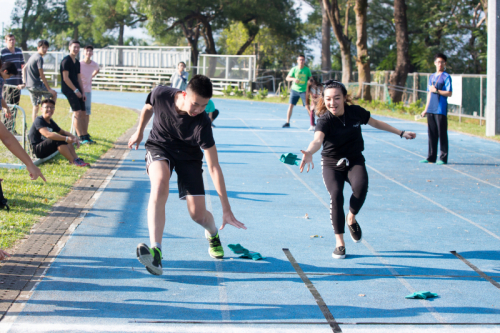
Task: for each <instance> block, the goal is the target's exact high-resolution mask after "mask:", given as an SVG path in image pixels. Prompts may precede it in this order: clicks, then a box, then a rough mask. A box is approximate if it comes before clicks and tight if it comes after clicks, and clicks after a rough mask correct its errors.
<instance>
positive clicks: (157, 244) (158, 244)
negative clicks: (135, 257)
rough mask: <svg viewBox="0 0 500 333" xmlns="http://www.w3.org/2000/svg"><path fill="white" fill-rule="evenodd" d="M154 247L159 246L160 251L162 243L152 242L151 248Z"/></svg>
mask: <svg viewBox="0 0 500 333" xmlns="http://www.w3.org/2000/svg"><path fill="white" fill-rule="evenodd" d="M153 247H157V248H159V249H160V251H161V243H156V242H154V243H151V248H153Z"/></svg>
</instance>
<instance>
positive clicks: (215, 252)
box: [205, 230, 224, 259]
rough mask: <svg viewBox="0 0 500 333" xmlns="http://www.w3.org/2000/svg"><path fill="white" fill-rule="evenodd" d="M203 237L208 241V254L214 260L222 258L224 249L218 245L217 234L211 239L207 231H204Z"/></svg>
mask: <svg viewBox="0 0 500 333" xmlns="http://www.w3.org/2000/svg"><path fill="white" fill-rule="evenodd" d="M205 237H206V238H207V239H208V244H209V245H208V254H209V255H210V256H211V257H212V258H215V259H222V258H224V248H223V247H222V244H221V243H220V238H219V232H217V235H215V236H213V237H211V236H210V234H209V233H208V231H206V230H205Z"/></svg>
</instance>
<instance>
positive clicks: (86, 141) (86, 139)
mask: <svg viewBox="0 0 500 333" xmlns="http://www.w3.org/2000/svg"><path fill="white" fill-rule="evenodd" d="M81 143H82V145H93V144H95V143H96V142H95V141H94V140H92V139H91V138H90V134H87V135H84V136H83V137H82V142H81Z"/></svg>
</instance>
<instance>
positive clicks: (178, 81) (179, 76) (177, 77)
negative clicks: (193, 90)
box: [170, 61, 189, 91]
mask: <svg viewBox="0 0 500 333" xmlns="http://www.w3.org/2000/svg"><path fill="white" fill-rule="evenodd" d="M185 70H186V64H185V63H184V62H183V61H181V62H180V63H179V64H177V71H176V72H174V74H172V77H171V78H170V86H171V87H172V88H177V89H179V90H182V91H186V87H187V84H188V78H189V73H188V72H186V71H185Z"/></svg>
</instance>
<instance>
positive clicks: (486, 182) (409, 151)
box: [363, 133, 500, 189]
mask: <svg viewBox="0 0 500 333" xmlns="http://www.w3.org/2000/svg"><path fill="white" fill-rule="evenodd" d="M363 136H367V137H370V138H372V139H373V140H376V141H381V142H384V143H386V144H388V145H391V146H394V147H396V148H398V149H401V150H404V151H406V152H408V153H410V154H413V155H415V156H418V157H421V158H426V156H423V155H420V154H417V153H415V152H412V151H411V150H408V149H405V148H402V147H400V146H398V145H395V144H393V143H391V142H389V141H385V140H382V139H378V138H375V137H374V136H373V135H370V134H366V133H363ZM440 167H444V168H448V169H451V170H453V171H455V172H458V173H460V174H462V175H464V176H467V177H469V178H472V179H474V180H476V181H478V182H481V183H484V184H488V185H490V186H493V187H495V188H498V189H500V186H498V185H495V184H492V183H490V182H488V181H486V180H482V179H480V178H477V177H474V176H471V175H469V174H468V173H465V172H462V171H460V170H457V169H455V168H452V167H451V166H449V165H441V166H440Z"/></svg>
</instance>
